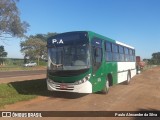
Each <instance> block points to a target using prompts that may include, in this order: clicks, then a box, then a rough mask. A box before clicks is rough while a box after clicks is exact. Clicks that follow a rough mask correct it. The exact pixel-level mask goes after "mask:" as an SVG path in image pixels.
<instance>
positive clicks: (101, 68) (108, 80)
mask: <svg viewBox="0 0 160 120" xmlns="http://www.w3.org/2000/svg"><path fill="white" fill-rule="evenodd" d="M47 48H48V69H47V87H48V90H50V91H66V92H76V93H93V92H98V91H101V92H103V93H107V92H108V90H109V87H110V86H112V85H114V84H118V83H122V82H124V83H127V84H128V83H129V81H130V79H131V78H132V77H133V76H135V75H136V63H135V49H134V47H131V46H129V45H126V44H124V43H121V42H118V41H116V40H113V39H110V38H108V37H105V36H102V35H99V34H97V33H94V32H91V31H75V32H66V33H61V34H57V35H55V36H51V37H50V38H49V39H48V41H47Z"/></svg>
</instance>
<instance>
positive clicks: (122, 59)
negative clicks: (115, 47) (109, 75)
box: [119, 45, 124, 62]
mask: <svg viewBox="0 0 160 120" xmlns="http://www.w3.org/2000/svg"><path fill="white" fill-rule="evenodd" d="M119 57H120V58H119V60H120V62H123V61H124V47H123V46H120V45H119Z"/></svg>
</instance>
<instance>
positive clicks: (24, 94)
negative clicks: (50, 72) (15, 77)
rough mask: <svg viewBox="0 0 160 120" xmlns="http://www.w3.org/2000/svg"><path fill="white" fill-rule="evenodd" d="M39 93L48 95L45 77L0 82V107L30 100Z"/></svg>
mask: <svg viewBox="0 0 160 120" xmlns="http://www.w3.org/2000/svg"><path fill="white" fill-rule="evenodd" d="M39 95H40V96H48V95H50V92H48V91H47V87H46V81H45V79H38V80H29V81H19V82H11V83H8V84H5V83H3V84H0V108H4V106H5V105H8V104H13V103H16V102H18V101H25V100H30V99H33V98H36V97H37V96H39Z"/></svg>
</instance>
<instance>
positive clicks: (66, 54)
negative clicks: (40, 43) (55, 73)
mask: <svg viewBox="0 0 160 120" xmlns="http://www.w3.org/2000/svg"><path fill="white" fill-rule="evenodd" d="M89 67H90V54H89V48H88V44H82V45H74V46H73V45H66V46H61V47H51V48H48V69H49V70H80V69H86V68H89Z"/></svg>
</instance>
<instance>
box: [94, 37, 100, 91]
mask: <svg viewBox="0 0 160 120" xmlns="http://www.w3.org/2000/svg"><path fill="white" fill-rule="evenodd" d="M102 58H103V51H102V40H99V39H94V40H93V41H92V75H93V76H92V78H93V79H92V80H93V81H92V83H93V92H95V91H100V90H101V89H102V86H103V85H102V84H103V83H102V82H103V81H102V67H101V64H102Z"/></svg>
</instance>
